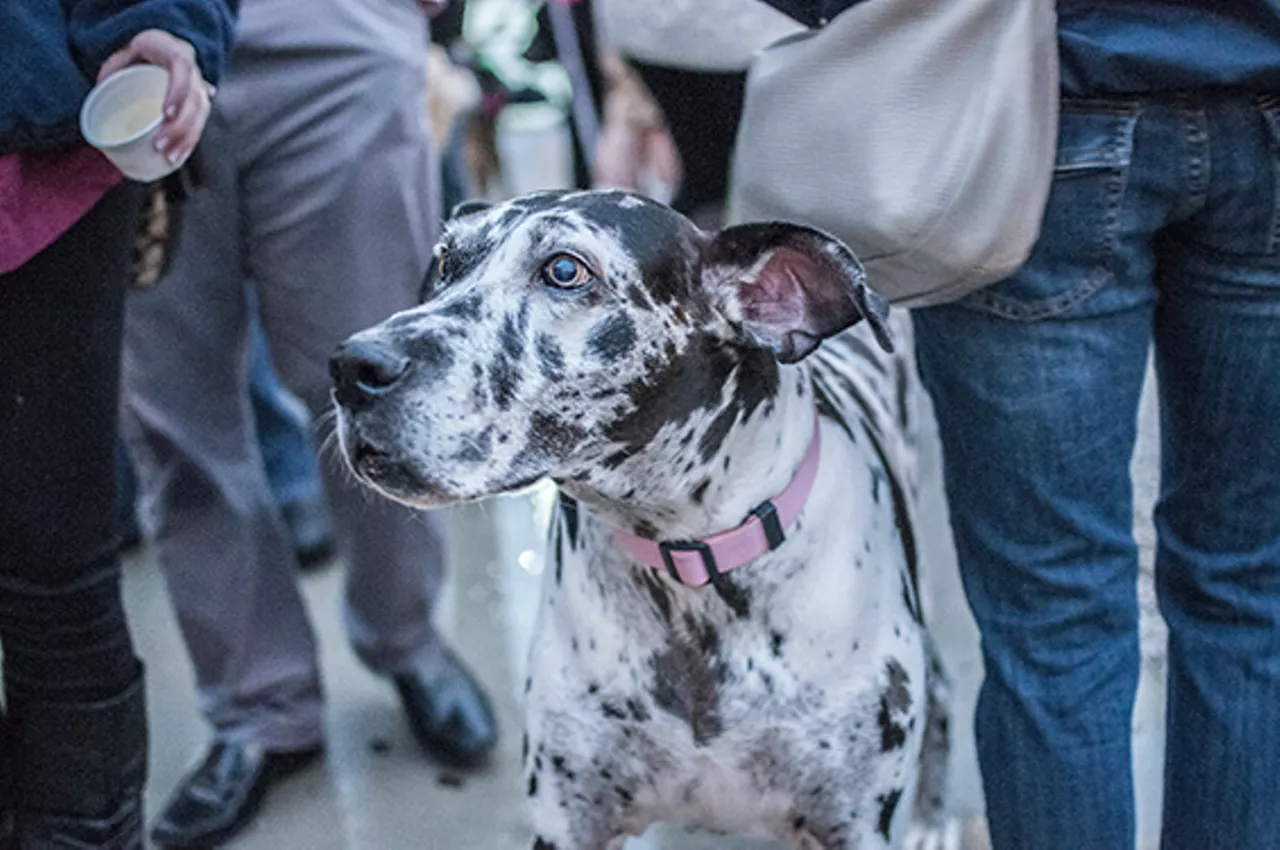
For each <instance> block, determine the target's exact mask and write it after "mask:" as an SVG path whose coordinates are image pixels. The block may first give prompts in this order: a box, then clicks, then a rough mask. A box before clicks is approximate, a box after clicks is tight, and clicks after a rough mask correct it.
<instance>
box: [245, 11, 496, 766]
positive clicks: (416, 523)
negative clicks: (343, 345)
mask: <svg viewBox="0 0 1280 850" xmlns="http://www.w3.org/2000/svg"><path fill="white" fill-rule="evenodd" d="M251 11H252V9H251V7H246V13H248V12H251ZM259 11H260V12H261V13H262V17H261V18H259V19H258V20H257V21H256V23H255V24H254V25H255V26H259V27H262V28H263V30H264V31H267V32H270V33H271V39H270V40H271V43H272V44H275V45H288V50H287V52H283V51H279V52H275V53H273V52H264V53H263V54H262V56H261V63H260V66H259V67H258V70H257V71H256V74H255V76H256V77H257V78H259V79H264V80H266V79H267V78H270V80H271V85H273V86H274V87H276V90H277V91H278V92H280V93H281V95H282V100H281V102H280V103H279V104H277V105H276V106H277V108H275V109H273V110H261V111H260V112H259V113H257V114H258V115H259V116H260V117H259V118H257V119H251V120H257V121H258V122H259V123H258V124H257V125H255V126H257V127H258V130H257V132H254V133H246V136H247V137H252V138H253V139H254V140H255V141H254V142H253V143H252V144H251V145H250V147H249V148H248V149H247V151H246V153H247V155H248V156H249V162H250V165H249V166H248V168H247V170H246V174H245V181H244V187H245V209H246V222H247V231H248V233H249V236H250V245H249V250H250V254H249V267H250V273H251V275H252V277H253V278H254V280H256V281H257V282H258V284H259V292H260V295H261V301H262V319H263V326H264V328H265V329H266V332H267V336H268V339H269V340H270V342H271V350H272V353H273V355H274V356H275V363H276V366H277V368H278V369H279V373H280V376H281V379H282V380H283V381H284V383H285V385H286V386H287V387H289V389H290V390H291V391H293V392H294V393H295V394H296V395H297V396H298V397H299V398H301V399H302V400H303V401H304V402H306V403H307V404H308V405H309V407H310V409H311V411H312V414H313V416H315V417H316V418H317V419H320V418H323V417H326V416H331V415H332V414H331V413H330V404H331V402H330V395H331V390H332V381H331V378H330V377H329V368H328V363H329V358H330V356H331V355H332V353H333V351H334V350H335V348H336V346H337V345H338V344H339V343H340V342H341V341H342V340H343V339H345V338H346V337H347V336H349V335H351V334H352V333H355V332H357V331H359V330H363V329H365V328H367V327H369V326H370V325H373V324H375V323H377V322H379V321H381V320H382V319H385V318H387V317H388V316H390V315H391V314H392V313H395V312H396V311H399V310H403V309H407V308H409V307H411V306H413V305H414V304H415V302H416V300H417V295H418V292H419V290H420V287H421V283H422V278H423V275H424V274H425V272H426V269H427V267H428V265H429V263H430V257H431V250H432V247H433V245H434V242H435V240H436V239H437V237H438V234H439V226H440V224H439V215H440V214H439V203H438V202H439V198H438V195H437V184H436V181H437V180H438V173H437V170H436V163H435V157H434V155H433V152H432V149H431V145H430V141H429V139H428V137H427V134H426V128H425V124H424V120H423V114H422V109H423V104H422V101H423V98H422V92H423V85H424V71H423V64H424V62H425V54H424V50H423V40H424V39H425V34H426V31H425V23H424V20H423V19H422V17H421V15H420V12H419V11H418V9H417V8H416V5H415V4H411V3H405V4H392V3H382V2H378V3H370V2H364V1H363V0H362V2H355V3H352V2H345V0H344V1H343V2H338V0H325V2H322V3H317V4H314V5H313V6H312V7H311V14H310V16H309V26H308V27H307V28H305V29H300V28H299V27H298V24H297V15H296V10H295V9H294V8H293V4H292V3H287V2H284V3H281V2H275V0H273V2H263V3H261V5H260V7H259ZM281 53H284V56H283V57H282V55H281ZM264 84H265V83H264ZM246 105H247V104H246ZM248 114H250V113H249V112H248V111H247V110H246V115H248ZM325 461H327V462H324V463H323V464H322V465H323V468H324V474H325V483H326V487H327V491H328V493H329V501H330V505H331V507H332V509H333V516H334V524H335V530H336V531H337V539H338V545H339V551H340V552H341V553H342V554H343V556H344V560H345V563H346V566H347V571H348V572H347V588H346V622H347V631H348V636H349V638H350V641H351V644H352V646H353V648H354V649H355V651H356V653H357V654H358V655H359V657H360V658H361V660H362V661H363V662H364V663H365V664H366V666H368V667H369V668H370V669H372V670H374V671H375V672H378V673H382V674H384V675H387V676H389V677H391V678H392V679H393V680H394V681H395V683H396V685H397V687H398V688H399V689H400V693H401V698H402V701H403V702H404V705H405V709H406V713H407V715H408V717H409V720H410V724H411V726H412V727H413V729H414V730H415V732H416V733H417V737H418V739H419V741H420V742H421V743H422V744H423V746H424V748H426V749H427V750H428V751H430V752H432V753H433V754H434V755H436V756H440V757H443V758H446V759H449V760H452V761H454V762H456V763H459V764H471V763H474V762H475V761H476V760H477V759H478V758H480V757H482V756H483V755H484V754H485V753H487V752H488V751H489V750H490V749H491V748H492V746H493V743H494V741H495V738H496V729H495V726H494V722H493V715H492V711H491V709H490V708H489V706H488V701H487V699H486V698H485V697H484V695H483V692H482V691H481V690H480V688H479V687H478V686H477V685H476V683H475V682H474V681H473V680H472V678H471V676H470V674H469V673H468V672H467V671H466V669H465V667H463V666H462V665H461V663H460V662H459V661H458V659H457V658H456V656H455V655H454V654H453V653H452V652H451V651H450V649H449V648H448V646H447V645H446V644H445V642H444V640H443V639H442V638H441V637H440V635H439V634H438V633H437V631H436V629H435V626H434V624H433V623H432V608H433V606H434V603H435V600H436V597H437V594H438V591H439V588H440V584H441V581H442V578H443V568H444V554H445V552H444V545H443V539H442V536H441V526H440V520H439V519H438V518H437V517H436V516H434V515H432V514H428V513H421V512H414V511H410V510H409V509H407V508H405V507H403V506H400V505H396V504H394V503H392V502H391V501H389V500H386V499H380V498H376V497H375V496H373V495H372V494H371V493H369V492H368V491H367V490H365V489H364V488H362V487H361V486H360V485H359V484H358V483H357V482H356V481H355V480H354V477H353V476H352V475H350V474H349V473H348V472H347V471H346V470H343V469H342V468H341V467H340V465H339V464H340V461H339V460H338V459H337V458H326V459H325Z"/></svg>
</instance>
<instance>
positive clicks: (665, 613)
mask: <svg viewBox="0 0 1280 850" xmlns="http://www.w3.org/2000/svg"><path fill="white" fill-rule="evenodd" d="M634 575H638V576H639V578H638V579H637V581H638V582H639V583H640V586H641V587H643V588H644V590H645V591H646V592H647V593H648V594H649V598H650V599H652V600H653V605H654V607H655V608H657V609H658V613H659V614H661V615H662V619H663V621H665V622H667V623H670V622H671V593H670V592H669V591H668V590H667V588H666V587H665V586H664V585H663V584H662V582H661V581H660V580H659V579H658V577H657V575H655V574H654V572H653V571H652V570H642V571H640V572H639V573H634Z"/></svg>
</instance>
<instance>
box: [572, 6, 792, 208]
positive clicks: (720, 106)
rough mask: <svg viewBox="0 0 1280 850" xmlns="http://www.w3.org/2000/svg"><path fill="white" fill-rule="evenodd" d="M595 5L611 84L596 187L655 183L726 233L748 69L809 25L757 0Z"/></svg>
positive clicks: (603, 62)
mask: <svg viewBox="0 0 1280 850" xmlns="http://www.w3.org/2000/svg"><path fill="white" fill-rule="evenodd" d="M591 2H592V5H593V6H594V8H595V17H596V19H597V21H598V26H599V31H600V42H601V49H600V59H599V61H600V64H601V67H602V69H603V71H604V74H605V79H606V80H607V81H608V83H607V86H606V94H605V97H604V126H603V129H602V132H601V138H600V141H599V146H598V148H597V151H596V162H595V180H596V183H597V184H598V185H602V186H616V187H620V188H626V189H638V190H644V189H645V187H646V185H649V186H652V185H653V184H654V183H656V184H657V185H658V186H660V187H667V188H668V191H669V190H674V194H673V195H672V196H671V197H669V198H660V200H669V201H670V203H671V206H672V207H674V208H675V209H676V210H678V211H680V212H681V213H684V214H685V215H688V216H690V217H691V218H693V219H694V221H695V222H697V223H698V224H699V225H701V226H703V227H718V226H719V225H720V223H721V220H722V218H723V214H724V202H725V197H726V195H727V193H728V186H729V163H730V160H731V158H732V155H733V143H734V138H735V136H736V134H737V130H738V123H739V121H740V120H741V118H742V101H743V95H744V89H745V85H746V77H747V66H748V65H750V63H751V59H752V57H753V56H755V54H756V53H757V52H758V51H759V50H761V49H762V48H764V47H767V46H768V45H770V44H772V43H773V42H775V41H777V40H778V39H780V38H783V37H785V36H788V35H791V34H793V33H796V32H800V31H802V29H803V27H802V26H801V25H800V24H798V23H797V22H796V21H794V20H792V19H791V18H788V17H787V16H785V15H783V14H782V13H781V12H778V11H776V10H775V9H772V8H770V7H769V6H767V5H765V4H764V3H763V2H759V0H696V2H694V0H660V2H653V3H635V2H629V0H591ZM646 94H647V97H646ZM650 99H651V103H652V105H650ZM654 107H656V111H655V109H654Z"/></svg>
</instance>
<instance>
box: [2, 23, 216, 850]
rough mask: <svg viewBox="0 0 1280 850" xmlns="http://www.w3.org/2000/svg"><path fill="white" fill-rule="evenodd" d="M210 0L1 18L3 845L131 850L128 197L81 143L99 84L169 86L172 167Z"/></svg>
mask: <svg viewBox="0 0 1280 850" xmlns="http://www.w3.org/2000/svg"><path fill="white" fill-rule="evenodd" d="M231 37H232V10H231V8H229V6H228V5H227V4H226V3H224V2H222V0H138V2H121V3H112V4H101V3H92V2H63V3H55V2H53V0H33V2H23V3H7V4H4V5H3V6H0V38H2V39H3V43H0V79H3V80H4V81H5V96H4V99H3V101H0V359H2V360H3V362H4V364H5V365H4V368H3V369H0V479H2V480H3V481H4V485H3V488H0V646H2V647H3V651H4V675H3V680H4V705H5V708H4V713H3V715H0V844H2V845H4V846H13V847H16V848H19V850H52V848H55V847H99V848H109V850H133V848H140V847H142V789H143V785H144V783H145V779H146V774H147V727H146V706H145V699H144V694H143V671H142V665H141V663H140V662H139V661H138V659H137V658H136V657H135V655H134V651H133V644H132V639H131V636H130V634H129V630H128V628H127V626H126V623H125V615H124V610H123V608H122V606H121V599H120V586H119V583H120V571H119V563H118V560H117V555H116V550H117V541H116V539H115V536H114V532H115V524H114V520H115V515H116V514H115V505H116V487H115V463H114V460H115V448H116V433H117V432H116V421H117V389H118V386H119V384H118V367H119V362H120V333H121V306H122V299H123V296H124V289H125V285H126V283H127V280H128V275H129V270H130V261H131V257H132V252H133V237H134V234H135V232H136V227H137V221H138V213H139V205H140V201H141V192H140V187H138V186H137V184H132V183H127V182H124V181H123V178H122V177H121V174H120V172H119V171H117V170H116V168H115V166H113V165H111V164H110V163H109V162H108V161H107V160H106V159H105V158H103V157H102V156H101V155H100V154H99V153H98V152H97V151H95V150H93V149H91V148H89V147H88V146H87V145H86V144H85V143H84V141H83V140H82V139H81V137H80V134H79V130H78V124H77V116H78V114H79V110H80V105H81V103H82V102H83V101H84V99H85V96H86V95H87V94H88V92H89V89H90V87H91V85H92V84H93V82H94V80H95V79H100V78H104V77H106V76H107V75H109V74H110V73H112V72H114V71H116V70H119V69H120V68H122V67H124V66H126V65H129V64H131V63H134V62H148V63H151V64H155V65H159V66H161V67H163V68H165V69H166V70H168V71H169V74H170V83H169V89H168V92H167V94H166V96H165V101H164V109H165V117H164V119H163V123H162V125H161V129H160V131H159V134H158V136H157V148H158V149H161V150H162V152H165V153H167V155H168V157H169V158H170V160H171V161H172V162H175V163H180V162H182V161H183V159H184V158H185V157H186V156H187V155H188V154H189V153H190V152H191V150H192V149H193V148H194V147H195V145H196V143H197V141H198V140H199V139H200V135H201V132H202V130H203V129H204V125H205V120H206V118H207V117H208V114H209V88H208V85H207V83H209V82H216V81H217V79H218V78H219V76H220V72H221V69H222V66H223V62H224V60H225V57H226V54H227V51H228V49H229V47H230V42H231Z"/></svg>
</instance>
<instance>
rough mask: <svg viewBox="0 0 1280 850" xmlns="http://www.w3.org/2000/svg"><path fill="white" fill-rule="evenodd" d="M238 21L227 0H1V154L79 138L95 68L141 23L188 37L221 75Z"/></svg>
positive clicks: (204, 62) (206, 68)
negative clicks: (81, 117)
mask: <svg viewBox="0 0 1280 850" xmlns="http://www.w3.org/2000/svg"><path fill="white" fill-rule="evenodd" d="M233 28H234V18H233V10H232V7H231V5H230V3H228V2H227V0H0V155H4V154H6V153H13V152H15V151H40V150H58V149H63V148H68V147H71V146H73V145H75V144H76V143H77V142H78V141H79V140H80V133H79V129H78V117H79V112H80V105H81V103H83V102H84V98H85V95H87V94H88V93H89V89H90V88H92V87H93V83H94V80H95V79H96V77H97V75H98V69H99V68H101V67H102V63H103V62H104V61H106V59H107V57H108V56H110V55H111V54H112V53H114V52H115V51H116V50H117V49H119V48H120V47H123V46H124V45H125V44H127V43H128V42H129V40H130V39H132V38H133V37H134V36H135V35H137V34H138V33H140V32H142V31H143V30H147V29H161V30H165V31H166V32H169V33H172V34H173V35H175V36H177V37H178V38H181V39H183V40H185V41H188V42H190V43H191V45H192V46H193V47H195V49H196V54H197V56H198V58H199V62H200V68H201V70H202V71H203V73H204V76H205V78H206V79H207V80H209V81H210V82H216V81H217V79H218V76H219V74H221V72H222V68H223V65H224V64H225V63H226V57H227V53H228V51H229V50H230V48H231V39H232V34H233Z"/></svg>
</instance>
